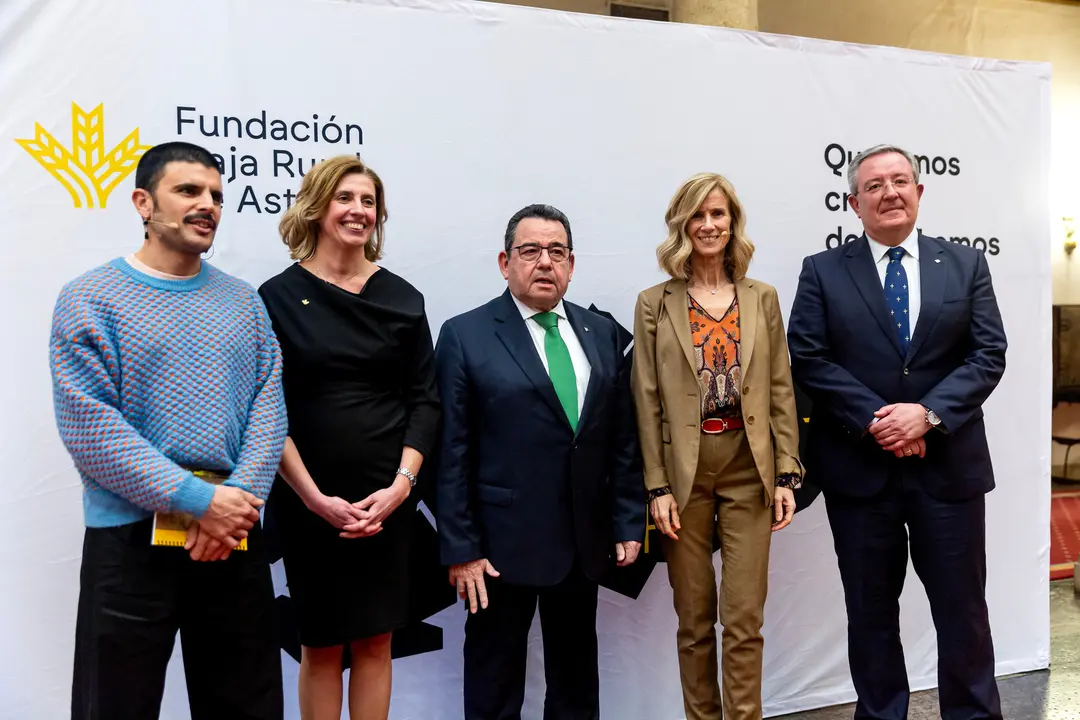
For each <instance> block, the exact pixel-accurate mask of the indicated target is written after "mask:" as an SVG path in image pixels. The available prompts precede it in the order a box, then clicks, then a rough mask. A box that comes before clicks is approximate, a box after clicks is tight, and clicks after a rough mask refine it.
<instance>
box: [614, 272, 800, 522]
mask: <svg viewBox="0 0 1080 720" xmlns="http://www.w3.org/2000/svg"><path fill="white" fill-rule="evenodd" d="M735 295H736V297H738V299H739V328H740V333H741V336H740V345H741V348H740V349H741V353H742V382H743V388H742V417H743V422H744V423H745V428H746V437H747V439H748V440H749V442H750V450H751V452H752V453H753V455H754V462H755V464H756V465H757V468H758V472H759V473H760V474H761V482H762V483H763V484H764V486H765V492H766V497H767V502H768V503H769V504H772V498H773V488H774V485H775V482H776V476H777V475H783V474H787V473H798V474H799V475H800V476H801V475H802V474H803V466H802V463H801V462H800V461H799V441H798V438H799V431H798V417H797V415H796V412H795V391H794V390H793V389H792V385H791V366H790V364H789V360H788V350H787V340H786V338H785V336H784V320H783V317H782V315H781V313H780V301H779V299H778V298H777V296H776V288H774V287H772V286H771V285H767V284H766V283H763V282H760V281H758V280H752V279H750V278H744V279H743V280H739V281H738V282H736V283H735ZM694 365H695V360H694V346H693V343H692V341H691V337H690V316H689V313H688V311H687V295H686V281H685V280H668V281H667V282H664V283H660V284H659V285H655V286H653V287H651V288H649V289H648V290H644V291H642V293H641V294H640V295H638V299H637V308H636V309H635V311H634V374H633V378H632V385H633V390H634V403H635V407H636V412H637V421H638V435H639V437H640V439H641V453H642V457H643V459H644V463H645V487H646V488H647V489H649V490H653V489H656V488H662V487H665V486H668V485H670V486H671V492H672V494H673V495H674V496H675V502H676V503H678V506H679V507H680V508H684V507H686V503H687V500H689V498H690V490H691V488H692V487H693V485H694V475H695V474H696V471H697V464H698V444H699V441H700V439H701V391H700V387H699V385H698V381H697V369H696V368H695V366H694Z"/></svg>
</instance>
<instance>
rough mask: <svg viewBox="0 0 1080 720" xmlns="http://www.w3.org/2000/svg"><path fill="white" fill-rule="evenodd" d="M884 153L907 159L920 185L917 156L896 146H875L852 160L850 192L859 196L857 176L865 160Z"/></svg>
mask: <svg viewBox="0 0 1080 720" xmlns="http://www.w3.org/2000/svg"><path fill="white" fill-rule="evenodd" d="M882 153H900V154H901V155H903V156H904V157H906V158H907V161H908V163H910V164H911V172H912V173H913V176H914V180H915V184H916V185H918V184H919V162H918V161H917V160H916V159H915V156H914V155H912V154H911V153H909V152H908V151H907V150H905V149H903V148H900V147H896V146H895V145H875V146H874V147H872V148H866V149H865V150H863V151H862V152H861V153H859V154H858V155H856V156H855V157H853V158H852V159H851V162H850V163H848V166H847V184H848V190H850V191H851V194H852V195H858V194H859V186H858V183H857V182H856V180H855V176H856V175H857V174H858V172H859V166H860V165H862V163H863V160H865V159H866V158H869V157H873V156H874V155H881V154H882Z"/></svg>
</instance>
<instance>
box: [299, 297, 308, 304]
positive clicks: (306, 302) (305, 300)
mask: <svg viewBox="0 0 1080 720" xmlns="http://www.w3.org/2000/svg"><path fill="white" fill-rule="evenodd" d="M300 302H302V303H304V304H305V305H307V304H308V301H307V298H304V299H303V300H301V301H300Z"/></svg>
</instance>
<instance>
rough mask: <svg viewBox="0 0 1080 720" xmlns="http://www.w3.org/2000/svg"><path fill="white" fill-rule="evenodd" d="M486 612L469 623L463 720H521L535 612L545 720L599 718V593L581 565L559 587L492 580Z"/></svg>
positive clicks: (469, 619) (488, 578)
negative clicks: (541, 644)
mask: <svg viewBox="0 0 1080 720" xmlns="http://www.w3.org/2000/svg"><path fill="white" fill-rule="evenodd" d="M485 582H486V585H487V588H488V607H487V609H486V610H478V611H477V612H476V614H475V615H472V614H471V615H469V617H468V620H467V621H466V622H465V720H520V718H521V705H522V703H523V702H524V701H525V661H526V655H527V650H528V641H529V628H530V626H531V625H532V621H533V616H534V615H535V614H536V606H537V604H538V603H539V605H540V625H541V631H542V633H543V637H544V673H545V678H546V680H547V695H546V697H545V698H544V720H596V718H599V717H600V677H599V671H598V669H597V657H596V653H597V648H596V597H597V586H596V583H594V582H593V581H592V580H589V579H588V578H587V577H586V576H585V575H584V574H583V573H582V572H581V570H580V569H578V568H577V567H576V566H575V568H574V569H573V570H571V571H570V575H568V576H567V577H566V579H564V580H563V581H562V582H560V583H559V584H558V585H553V586H551V587H530V586H524V585H513V584H511V583H507V582H503V581H501V580H499V579H498V578H491V577H486V578H485Z"/></svg>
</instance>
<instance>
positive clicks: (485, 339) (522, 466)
mask: <svg viewBox="0 0 1080 720" xmlns="http://www.w3.org/2000/svg"><path fill="white" fill-rule="evenodd" d="M499 269H500V270H501V271H502V275H503V277H504V278H506V281H507V286H508V287H507V290H506V292H505V293H503V294H502V295H501V296H500V297H497V298H495V299H494V300H492V301H491V302H489V303H487V304H486V305H482V306H481V307H479V308H476V309H475V310H472V311H470V312H467V313H465V314H463V315H459V316H457V317H455V318H453V319H451V320H448V321H447V322H446V323H445V324H444V325H443V327H442V332H441V333H440V335H439V341H438V344H437V346H436V348H435V357H436V372H437V377H438V384H439V392H440V395H441V398H442V404H443V418H444V420H443V438H442V447H441V454H440V457H439V462H438V471H437V476H436V494H437V503H436V518H437V520H438V528H439V539H440V542H441V546H442V558H443V562H444V563H446V564H447V565H449V566H450V583H451V584H452V585H455V586H456V587H457V589H458V594H459V595H460V596H461V597H462V599H467V602H468V609H469V615H468V617H467V620H466V623H465V651H464V653H465V718H466V720H503V719H507V718H520V717H521V706H522V702H523V701H524V697H525V658H526V653H527V646H528V635H529V627H530V626H531V625H532V619H533V615H534V614H535V613H536V608H537V605H538V604H539V608H540V623H541V625H542V628H543V635H544V669H545V673H546V679H547V697H546V700H545V709H544V717H545V718H547V719H548V720H579V719H580V720H587V719H592V718H597V717H599V712H600V701H599V677H598V670H597V640H596V601H597V584H598V582H599V581H600V580H601V579H602V578H603V577H604V575H605V574H606V573H607V572H608V571H609V570H611V569H612V568H613V566H614V565H616V564H618V565H620V566H625V565H630V564H631V563H633V562H634V560H635V559H636V558H637V555H638V552H639V550H640V549H641V541H642V539H643V537H644V532H645V510H644V507H643V502H644V489H643V488H644V480H643V477H642V473H641V461H640V453H639V449H638V444H637V430H636V425H635V420H634V411H633V401H632V400H631V396H630V387H629V373H628V371H629V368H628V366H627V363H626V361H625V357H624V355H623V351H622V347H621V346H620V342H619V339H618V334H617V332H616V330H617V328H616V326H615V323H613V322H612V321H610V320H608V319H607V318H604V317H602V316H600V315H597V314H596V313H593V312H590V311H589V310H586V309H585V308H583V307H581V306H579V305H575V304H573V303H570V302H566V301H564V300H563V295H564V294H565V293H566V289H567V286H568V285H569V283H570V278H571V276H572V275H573V272H574V254H573V240H572V235H571V233H570V221H569V220H568V219H567V218H566V215H564V214H563V213H562V212H560V211H559V210H557V209H556V208H553V207H551V206H550V205H530V206H529V207H526V208H523V209H522V210H520V211H518V212H517V213H516V214H515V215H514V216H513V217H512V218H511V219H510V222H509V224H508V225H507V228H506V234H505V237H504V248H503V250H502V252H500V253H499Z"/></svg>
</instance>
